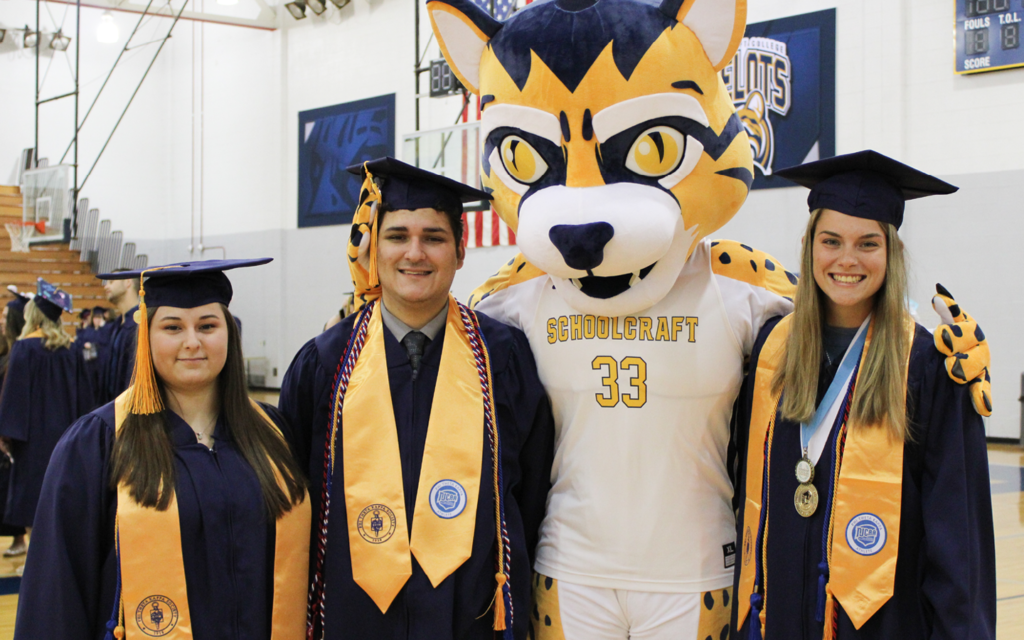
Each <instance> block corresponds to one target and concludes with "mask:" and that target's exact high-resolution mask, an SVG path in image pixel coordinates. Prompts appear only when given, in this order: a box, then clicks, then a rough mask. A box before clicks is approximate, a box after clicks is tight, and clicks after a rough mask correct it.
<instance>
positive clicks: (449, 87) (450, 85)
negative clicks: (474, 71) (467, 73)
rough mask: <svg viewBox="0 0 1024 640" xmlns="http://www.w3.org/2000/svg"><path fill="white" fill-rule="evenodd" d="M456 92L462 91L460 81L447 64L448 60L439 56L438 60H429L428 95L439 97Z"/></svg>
mask: <svg viewBox="0 0 1024 640" xmlns="http://www.w3.org/2000/svg"><path fill="white" fill-rule="evenodd" d="M458 93H462V83H461V82H459V79H458V78H457V77H456V76H455V74H454V73H452V69H451V67H449V66H448V62H447V61H446V60H445V59H444V58H441V59H440V60H431V61H430V97H431V98H441V97H444V96H452V95H455V94H458Z"/></svg>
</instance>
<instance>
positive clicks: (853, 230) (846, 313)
mask: <svg viewBox="0 0 1024 640" xmlns="http://www.w3.org/2000/svg"><path fill="white" fill-rule="evenodd" d="M805 241H806V240H805ZM813 242H814V246H813V249H812V252H813V260H814V267H813V270H814V281H815V282H816V283H817V284H818V287H820V288H821V290H822V292H824V293H825V296H826V298H827V299H826V302H825V320H826V322H828V324H830V325H832V326H836V327H857V326H860V324H861V323H862V322H864V319H865V318H867V317H868V314H869V313H871V310H872V309H873V308H874V304H875V294H876V293H878V290H879V289H880V288H881V287H882V284H884V283H885V268H886V240H885V233H884V232H883V230H882V226H881V224H880V223H878V222H876V221H874V220H866V219H864V218H855V217H853V216H848V215H846V214H844V213H839V212H838V211H833V210H832V209H825V210H824V211H822V212H821V216H820V217H819V218H818V224H817V226H816V227H815V230H814V238H813Z"/></svg>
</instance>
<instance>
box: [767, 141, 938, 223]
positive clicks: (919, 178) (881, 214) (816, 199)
mask: <svg viewBox="0 0 1024 640" xmlns="http://www.w3.org/2000/svg"><path fill="white" fill-rule="evenodd" d="M774 175H777V176H780V177H783V178H786V179H787V180H792V181H793V182H795V183H797V184H799V185H803V186H805V187H808V188H809V189H810V190H811V193H810V194H808V196H807V206H808V207H809V208H810V210H811V211H814V210H815V209H832V210H834V211H838V212H839V213H845V214H846V215H849V216H854V217H857V218H867V219H868V220H877V221H879V222H888V223H889V224H891V225H893V226H895V227H896V228H897V229H898V228H899V227H900V225H901V224H903V211H904V208H905V203H906V201H907V200H914V199H915V198H924V197H926V196H935V195H946V194H950V193H955V192H956V191H957V189H958V187H954V186H953V185H951V184H949V183H948V182H945V181H943V180H939V179H938V178H936V177H935V176H930V175H928V174H927V173H924V172H922V171H918V170H917V169H915V168H913V167H910V166H907V165H905V164H903V163H902V162H898V161H896V160H893V159H892V158H889V157H887V156H884V155H882V154H880V153H878V152H877V151H871V150H866V151H858V152H856V153H848V154H846V155H841V156H835V157H834V158H826V159H824V160H817V161H815V162H808V163H806V164H802V165H799V166H795V167H787V168H785V169H779V170H778V171H776V172H775V173H774Z"/></svg>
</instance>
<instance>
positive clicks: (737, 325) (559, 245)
mask: <svg viewBox="0 0 1024 640" xmlns="http://www.w3.org/2000/svg"><path fill="white" fill-rule="evenodd" d="M427 11H428V13H429V15H430V20H431V22H432V24H433V28H434V34H435V36H436V37H437V40H438V42H439V43H440V46H441V49H442V51H443V52H444V55H445V57H446V58H447V60H448V62H449V64H450V65H451V68H452V70H453V71H454V72H455V73H456V75H457V76H458V78H459V79H460V80H461V81H462V83H463V84H464V85H465V86H466V87H467V88H468V89H469V90H470V91H472V92H473V93H474V94H477V95H479V96H480V104H481V106H482V108H483V113H482V119H481V145H482V148H483V156H482V158H481V160H482V172H481V173H482V184H483V187H484V188H485V189H486V190H488V191H489V192H491V193H492V194H493V196H494V207H495V209H496V210H497V211H498V213H499V215H500V216H501V218H502V219H503V220H504V221H505V222H506V223H508V225H509V226H510V227H511V228H512V229H514V230H515V233H516V237H517V241H518V244H519V247H520V249H521V251H522V253H521V254H520V255H518V256H517V257H516V258H515V259H513V260H512V261H511V262H509V263H508V264H507V265H505V266H504V267H503V268H502V269H501V271H500V272H499V273H498V274H496V275H495V276H494V277H492V278H491V279H490V280H489V281H488V282H487V283H486V284H485V285H484V286H483V287H482V288H480V289H479V290H477V291H476V292H475V293H474V294H473V296H472V297H471V299H470V304H472V305H475V308H476V309H477V310H478V311H481V312H483V313H486V314H488V315H490V316H492V317H494V318H497V319H499V320H501V321H503V322H506V323H509V324H512V325H515V326H517V327H519V328H521V329H522V330H523V331H524V332H525V333H526V335H527V336H528V337H529V339H530V344H531V347H532V349H533V352H534V355H535V357H536V359H537V364H538V367H539V370H540V374H541V378H542V381H543V382H544V384H545V386H546V387H547V390H548V393H549V394H550V398H551V401H552V405H553V407H554V411H555V419H556V424H557V440H556V447H557V448H556V452H555V465H554V469H553V471H552V482H553V488H552V490H551V494H550V497H549V502H548V512H547V517H546V519H545V520H544V523H543V525H542V527H541V535H540V542H539V544H538V547H537V551H536V564H535V569H536V572H537V573H536V575H535V576H533V579H534V581H535V589H534V594H535V595H534V598H535V603H534V604H535V606H534V608H533V610H532V611H530V612H522V611H516V612H514V613H513V615H514V616H516V617H518V616H523V615H529V616H530V618H531V623H532V627H531V628H530V630H529V631H530V636H531V637H535V638H537V639H538V640H543V639H549V638H556V639H560V638H563V637H564V638H568V639H569V640H595V639H597V640H604V639H613V638H615V639H622V640H625V639H626V638H633V639H638V638H657V639H661V638H672V639H673V640H677V639H681V638H686V639H688V638H699V639H700V640H704V639H705V638H708V637H710V638H714V639H715V640H718V639H720V638H725V637H727V636H728V633H729V632H728V629H727V627H728V624H729V611H730V607H731V604H732V603H731V586H730V585H731V584H732V575H733V564H734V562H735V553H736V548H735V524H734V514H733V509H732V505H731V499H732V495H733V489H732V483H731V481H730V474H729V469H728V464H727V449H728V445H729V438H730V427H729V423H730V415H731V410H732V405H733V401H734V399H735V398H736V395H737V392H738V390H739V388H740V384H741V380H742V374H743V361H744V358H745V357H746V356H747V355H749V353H750V350H751V347H752V343H753V341H754V339H755V337H756V336H757V333H758V330H759V329H760V327H761V325H762V323H763V322H764V321H766V320H767V319H769V318H771V317H773V316H776V315H783V314H786V313H788V312H789V311H790V310H791V308H792V302H791V297H792V296H793V293H794V291H795V287H794V283H795V282H796V276H795V275H794V274H792V273H790V272H787V271H786V270H785V269H784V268H783V267H782V265H781V264H779V263H778V262H777V261H775V260H774V259H773V258H772V257H771V256H769V255H767V254H765V253H763V252H761V251H757V250H755V249H753V248H751V247H750V246H748V245H745V244H740V243H737V242H731V241H725V240H722V241H718V242H713V241H711V240H709V239H708V236H709V234H711V233H713V232H714V231H715V230H716V229H718V228H720V227H721V226H722V225H723V224H725V223H726V222H727V221H728V220H729V219H730V218H732V216H733V215H735V213H736V212H737V211H738V210H739V208H740V206H741V205H742V204H743V202H744V200H745V199H746V197H747V193H748V191H749V189H750V185H751V182H752V180H753V174H752V171H753V163H752V156H751V147H750V142H749V140H748V137H747V135H746V133H745V132H744V127H743V124H742V122H741V120H740V119H739V118H738V117H737V115H736V112H735V110H734V108H733V104H732V101H731V99H730V96H729V94H728V93H727V92H726V90H725V86H724V85H723V83H722V80H721V78H720V77H719V71H720V70H721V69H722V68H723V67H725V66H726V65H727V64H728V63H729V62H730V61H731V59H732V57H733V55H734V54H735V52H736V49H737V47H738V46H739V44H740V40H741V38H742V36H743V31H744V27H745V24H746V3H745V0H665V1H664V2H663V3H661V4H660V5H659V4H658V3H657V2H654V1H651V2H643V1H640V0H546V1H541V2H534V3H533V4H530V5H528V6H527V7H526V8H525V9H523V10H521V11H519V12H517V13H515V14H514V15H513V16H512V17H511V18H509V19H508V20H507V21H505V22H499V21H496V20H494V19H493V18H491V17H490V16H489V15H487V14H486V13H485V12H484V11H482V10H481V9H479V8H478V7H477V6H476V5H474V4H472V2H469V1H467V0H430V1H428V2H427ZM368 222H369V218H368V208H367V207H363V208H361V209H360V213H359V214H358V215H357V218H356V220H355V224H354V226H353V238H352V242H351V243H350V246H349V257H350V263H351V266H352V271H353V274H354V279H355V280H356V286H357V291H358V292H359V294H360V297H361V298H362V299H363V300H365V299H368V298H371V297H373V296H374V295H375V293H376V292H374V291H371V290H369V289H367V288H366V287H365V284H366V279H365V270H364V269H363V267H362V266H361V261H359V260H357V258H358V255H359V246H360V244H362V245H363V249H364V251H365V246H366V243H365V242H362V243H361V242H360V240H361V239H363V238H364V237H365V236H366V235H367V234H365V233H364V232H365V231H367V230H368V226H367V223H368ZM946 301H947V303H948V304H950V305H954V303H953V302H952V301H951V300H946ZM953 309H954V315H957V314H958V319H959V320H964V321H967V320H968V319H967V317H966V315H965V314H963V313H962V312H959V310H958V309H957V308H956V307H955V305H954V306H953ZM955 328H956V329H959V327H955ZM950 329H951V326H949V325H944V326H943V327H940V329H939V330H940V331H945V332H946V338H947V339H951V342H950V346H949V347H946V350H947V354H946V355H948V356H954V352H959V353H958V357H951V358H950V362H951V364H950V366H951V368H954V365H956V364H960V369H957V372H958V374H959V375H965V374H963V373H960V370H966V371H967V372H968V373H967V374H966V375H965V380H963V381H964V382H966V381H968V380H971V379H975V380H976V384H975V386H976V387H977V393H976V394H975V397H976V398H977V399H978V400H979V402H978V403H977V404H981V401H982V399H983V400H984V401H985V402H988V396H987V395H984V394H987V393H988V382H987V380H986V378H987V371H986V370H985V369H984V367H985V366H986V365H987V362H988V361H987V358H988V349H987V345H985V344H981V345H980V346H976V345H977V343H976V342H972V336H974V331H973V329H972V330H970V331H959V334H961V335H952V334H951V333H950ZM953 333H954V334H955V333H957V332H956V331H953ZM938 343H939V344H944V342H943V341H941V340H940V341H938ZM972 348H974V349H973V350H971V349H972ZM967 363H970V364H967ZM965 365H966V366H965ZM519 579H522V578H521V577H520V578H519ZM515 626H516V627H520V625H518V624H516V625H515ZM516 635H517V636H518V635H519V633H518V632H517V634H516Z"/></svg>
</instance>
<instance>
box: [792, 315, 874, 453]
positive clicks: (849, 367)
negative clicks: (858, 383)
mask: <svg viewBox="0 0 1024 640" xmlns="http://www.w3.org/2000/svg"><path fill="white" fill-rule="evenodd" d="M868 322H869V320H866V321H865V322H864V324H863V325H861V327H860V330H859V331H858V332H857V335H856V336H855V337H854V338H853V344H851V345H850V348H849V349H847V350H846V355H845V356H843V361H842V362H840V363H839V370H838V371H836V376H835V377H834V378H832V384H830V385H829V386H828V391H826V392H825V397H824V398H822V399H821V403H820V404H819V405H818V409H817V410H816V411H815V412H814V417H813V418H811V421H810V423H807V422H805V423H802V424H801V425H800V445H801V446H802V447H803V451H805V452H806V451H807V448H808V447H809V446H810V444H811V438H812V437H813V436H814V433H815V432H816V431H817V430H818V428H819V427H821V423H822V422H823V421H824V420H825V416H826V415H827V414H828V410H829V409H830V408H832V404H833V403H835V401H836V399H837V398H838V397H839V394H841V393H843V392H844V391H845V390H846V383H847V380H848V379H849V377H850V375H851V374H852V373H853V368H854V367H856V366H857V363H858V362H860V354H861V352H863V351H864V343H865V342H866V341H867V338H868V331H867V325H868Z"/></svg>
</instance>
